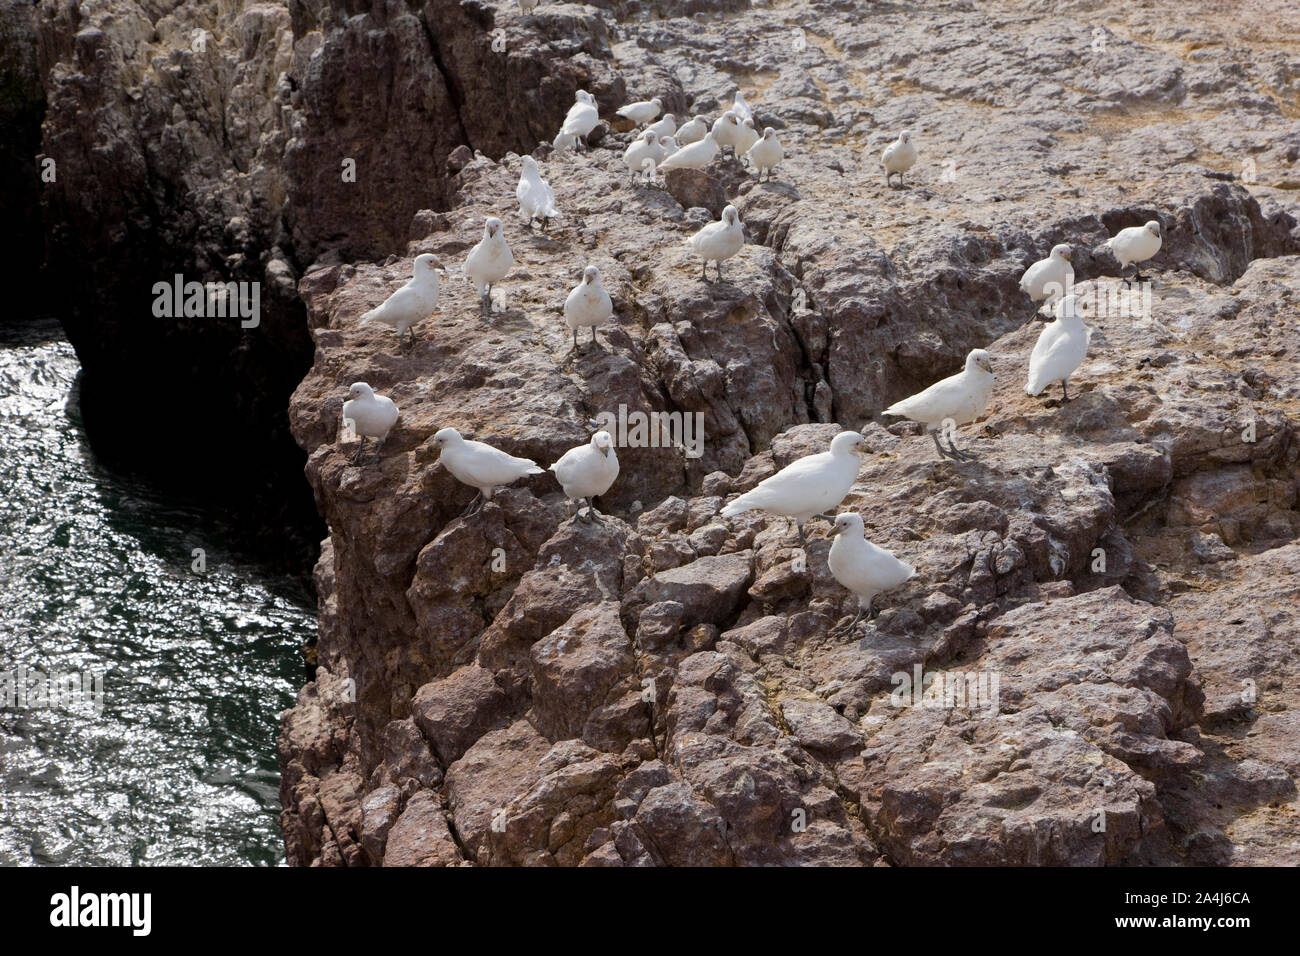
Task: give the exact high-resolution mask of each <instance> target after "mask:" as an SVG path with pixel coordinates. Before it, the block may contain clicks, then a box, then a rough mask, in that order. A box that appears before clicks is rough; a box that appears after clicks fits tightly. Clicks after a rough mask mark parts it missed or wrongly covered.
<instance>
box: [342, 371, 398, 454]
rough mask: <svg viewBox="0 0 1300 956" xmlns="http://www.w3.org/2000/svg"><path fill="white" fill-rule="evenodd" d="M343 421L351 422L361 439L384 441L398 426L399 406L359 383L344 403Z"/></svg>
mask: <svg viewBox="0 0 1300 956" xmlns="http://www.w3.org/2000/svg"><path fill="white" fill-rule="evenodd" d="M343 421H344V422H345V423H346V422H351V423H352V430H353V432H355V433H356V434H357V435H359V436H360V437H362V438H378V439H380V440H381V441H382V440H383V439H384V438H386V437H387V436H388V433H389V432H390V431H392V429H393V426H394V425H395V424H397V406H396V405H394V404H393V400H392V399H391V398H388V397H387V396H386V395H377V394H375V391H374V389H372V388H371V387H370V386H369V385H367V384H366V383H365V382H357V383H355V384H354V385H353V386H352V388H350V389H349V390H348V400H347V401H346V402H344V403H343Z"/></svg>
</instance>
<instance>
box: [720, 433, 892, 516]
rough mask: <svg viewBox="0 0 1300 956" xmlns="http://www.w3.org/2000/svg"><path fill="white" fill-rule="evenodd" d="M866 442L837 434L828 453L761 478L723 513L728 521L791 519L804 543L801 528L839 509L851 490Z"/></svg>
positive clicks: (792, 463)
mask: <svg viewBox="0 0 1300 956" xmlns="http://www.w3.org/2000/svg"><path fill="white" fill-rule="evenodd" d="M866 449H867V440H866V438H864V437H863V436H862V435H860V434H858V433H857V432H840V433H839V434H838V435H836V436H835V438H834V439H832V440H831V447H830V451H823V452H819V453H817V454H815V455H805V456H804V457H802V458H800V459H798V460H797V461H792V462H790V464H788V465H786V466H785V467H784V468H782V469H781V470H780V471H778V472H777V473H776V474H775V475H772V476H771V477H769V478H764V479H763V480H762V481H760V482H759V483H758V484H757V485H756V486H755V487H754V488H753V489H752V490H750V491H747V492H745V493H744V494H743V495H741V496H740V497H739V498H737V499H735V500H734V501H732V502H731V503H730V504H728V505H727V506H726V507H725V508H723V509H722V517H724V518H730V517H733V516H734V515H738V514H741V513H743V512H746V511H766V512H767V513H768V514H777V515H784V516H786V517H787V518H794V520H795V526H796V527H797V528H798V531H799V538H800V540H803V525H804V522H805V521H807V520H808V519H809V518H812V517H815V516H816V515H818V514H821V513H823V512H826V511H830V510H832V509H834V508H838V507H839V505H840V502H841V501H843V500H844V496H845V495H847V494H848V493H849V489H850V488H852V487H853V482H854V481H855V480H856V479H857V477H858V469H859V468H860V467H861V466H862V459H861V457H860V456H861V455H862V453H863V452H864V451H866Z"/></svg>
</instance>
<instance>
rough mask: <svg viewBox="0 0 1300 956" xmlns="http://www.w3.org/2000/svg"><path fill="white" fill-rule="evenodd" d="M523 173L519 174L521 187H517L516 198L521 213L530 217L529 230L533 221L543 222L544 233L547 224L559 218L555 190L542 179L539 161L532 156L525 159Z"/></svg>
mask: <svg viewBox="0 0 1300 956" xmlns="http://www.w3.org/2000/svg"><path fill="white" fill-rule="evenodd" d="M523 167H524V168H523V171H522V172H521V173H520V174H519V185H518V186H516V187H515V197H516V198H517V199H518V200H519V211H520V212H522V213H523V214H524V215H525V216H527V217H528V228H529V229H531V228H532V227H533V220H534V219H540V220H541V221H542V232H545V231H546V226H547V223H549V222H550V221H551V220H552V219H556V218H558V217H559V215H560V213H559V211H558V210H557V209H556V208H555V190H553V189H551V187H550V184H549V183H547V181H546V180H545V179H543V178H542V171H541V170H540V169H538V168H537V160H535V159H533V157H531V156H525V157H524V159H523Z"/></svg>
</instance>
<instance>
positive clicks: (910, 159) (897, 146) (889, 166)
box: [880, 129, 918, 188]
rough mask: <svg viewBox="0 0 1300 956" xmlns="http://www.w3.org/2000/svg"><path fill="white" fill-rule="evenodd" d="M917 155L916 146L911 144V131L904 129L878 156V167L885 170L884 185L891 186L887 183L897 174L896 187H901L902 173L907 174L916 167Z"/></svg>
mask: <svg viewBox="0 0 1300 956" xmlns="http://www.w3.org/2000/svg"><path fill="white" fill-rule="evenodd" d="M917 156H918V153H917V151H916V144H915V143H913V142H912V131H911V130H910V129H905V130H903V131H902V132H901V133H899V134H898V139H896V140H894V142H892V143H890V144H889V145H888V146H886V147H885V151H884V152H883V153H881V154H880V165H881V166H883V167H884V168H885V185H886V186H889V185H892V184H891V183H890V181H889V179H890V177H891V176H893V175H894V173H898V185H899V187H900V188H901V187H902V185H903V173H905V172H907V171H908V170H909V169H911V168H912V167H913V166H915V165H916V159H917Z"/></svg>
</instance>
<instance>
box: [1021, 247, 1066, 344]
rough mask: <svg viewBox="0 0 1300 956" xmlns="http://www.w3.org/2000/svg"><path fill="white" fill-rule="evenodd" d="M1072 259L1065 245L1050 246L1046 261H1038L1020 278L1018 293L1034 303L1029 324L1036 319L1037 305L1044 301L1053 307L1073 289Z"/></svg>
mask: <svg viewBox="0 0 1300 956" xmlns="http://www.w3.org/2000/svg"><path fill="white" fill-rule="evenodd" d="M1072 257H1073V253H1072V252H1071V251H1070V247H1069V246H1067V245H1066V244H1065V243H1061V244H1060V245H1055V246H1052V251H1051V252H1050V253H1048V256H1047V258H1046V259H1039V260H1038V261H1037V262H1035V263H1034V264H1033V265H1031V266H1030V267H1029V268H1028V269H1026V270H1025V274H1024V275H1023V276H1021V277H1020V291H1021V292H1024V293H1025V294H1026V295H1028V296H1029V299H1030V301H1031V302H1033V303H1034V314H1033V315H1032V316H1030V319H1029V321H1030V322H1032V321H1033V320H1034V319H1035V318H1037V317H1038V303H1040V302H1042V301H1044V300H1046V301H1047V303H1048V304H1049V305H1055V304H1056V303H1057V302H1059V301H1061V298H1062V297H1063V296H1065V295H1067V294H1068V293H1069V292H1070V290H1071V289H1072V288H1073V287H1074V266H1073V265H1071V263H1070V260H1071V258H1072ZM1027 324H1028V323H1026V325H1027Z"/></svg>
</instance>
